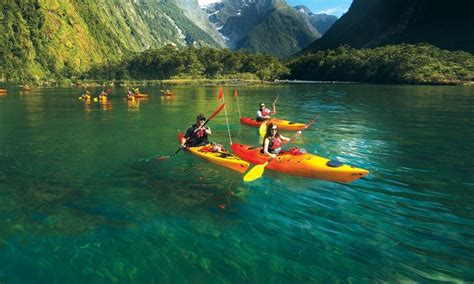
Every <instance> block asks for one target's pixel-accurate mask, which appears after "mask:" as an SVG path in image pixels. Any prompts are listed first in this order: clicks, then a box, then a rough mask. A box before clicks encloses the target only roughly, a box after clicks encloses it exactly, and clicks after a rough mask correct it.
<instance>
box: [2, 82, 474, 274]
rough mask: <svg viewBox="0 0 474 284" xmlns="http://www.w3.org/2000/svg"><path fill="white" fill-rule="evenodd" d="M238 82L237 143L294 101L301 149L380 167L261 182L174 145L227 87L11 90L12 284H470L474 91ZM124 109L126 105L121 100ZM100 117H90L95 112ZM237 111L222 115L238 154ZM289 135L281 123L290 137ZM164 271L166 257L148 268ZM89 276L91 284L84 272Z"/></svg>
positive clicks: (7, 147)
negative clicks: (101, 98) (96, 98)
mask: <svg viewBox="0 0 474 284" xmlns="http://www.w3.org/2000/svg"><path fill="white" fill-rule="evenodd" d="M233 89H234V88H226V87H225V88H224V94H225V101H226V110H227V113H228V120H229V124H230V125H229V128H230V130H231V134H232V140H233V141H235V142H239V143H245V144H253V145H256V144H258V134H257V130H256V128H251V127H247V126H243V125H241V124H240V123H239V114H238V113H239V110H240V111H241V112H242V115H243V116H254V114H255V111H256V106H258V103H259V102H260V101H265V102H269V103H270V102H272V101H273V100H274V99H275V96H276V95H278V94H279V96H280V97H279V101H278V104H277V110H278V117H280V118H282V119H287V120H292V121H299V122H307V121H309V120H311V119H312V118H313V117H314V116H315V115H316V114H318V113H319V114H320V117H319V118H318V121H317V122H315V123H314V124H313V125H312V126H311V127H310V128H308V129H306V130H305V131H304V132H303V135H302V137H300V138H298V140H297V142H296V145H298V146H299V147H301V148H304V149H306V150H307V151H308V152H310V153H315V154H318V155H321V156H323V157H327V158H337V159H339V160H341V161H344V162H346V163H348V164H352V165H355V166H359V167H363V168H367V169H368V170H370V175H369V176H367V177H366V178H364V179H362V180H359V181H356V182H354V183H353V184H350V185H346V184H338V183H331V182H325V181H318V180H310V179H304V178H298V177H292V176H286V175H282V174H280V173H275V172H272V171H265V174H264V176H263V177H262V178H261V179H259V180H258V181H256V182H254V183H250V184H247V183H243V182H242V181H241V179H242V176H241V175H240V174H238V173H235V172H233V171H230V170H226V169H224V168H220V167H218V166H215V165H213V164H210V163H206V162H204V161H202V160H200V159H198V158H196V157H194V156H192V155H189V154H188V153H184V152H181V153H179V154H178V155H177V156H176V157H174V158H171V159H169V160H164V161H158V160H154V159H146V157H155V156H159V155H168V154H170V153H174V152H175V151H176V150H177V147H178V142H177V137H176V133H177V130H178V129H181V130H183V129H186V128H187V127H188V126H189V125H190V124H191V123H192V122H194V120H195V117H196V114H197V113H205V114H207V115H209V114H211V113H212V112H214V111H215V109H216V108H217V107H218V105H219V102H218V101H217V93H218V87H176V89H173V92H174V93H176V94H179V95H176V96H175V97H174V98H173V99H164V98H163V96H161V93H160V92H159V89H158V88H156V89H154V88H149V89H147V90H143V92H144V93H148V94H150V97H149V99H148V100H136V101H135V102H130V101H127V100H123V98H122V97H121V96H119V95H118V94H124V93H126V90H125V89H120V88H117V89H116V90H113V93H112V94H111V95H110V96H109V98H108V100H107V103H97V102H89V103H87V102H84V101H80V100H78V99H77V94H76V93H77V91H75V90H71V89H61V88H50V89H35V90H32V91H30V92H29V93H28V94H26V93H23V92H22V91H21V90H19V88H9V91H8V95H0V267H2V268H1V269H0V282H2V283H25V282H26V283H33V282H34V283H41V282H44V283H51V282H54V281H56V282H57V281H58V280H59V281H60V282H68V283H69V282H72V283H73V282H77V283H83V282H84V280H86V281H90V282H152V281H155V279H156V281H160V282H171V281H173V282H177V281H180V282H184V281H189V282H208V281H209V279H215V282H269V281H270V282H288V283H295V282H296V283H308V282H336V281H344V282H364V281H365V280H366V279H370V280H372V281H374V280H375V281H385V282H408V281H416V282H431V281H446V282H471V281H473V280H474V274H473V272H472V269H471V268H472V267H473V263H474V259H473V257H472V256H471V255H472V254H469V253H467V252H470V251H471V250H472V248H473V247H474V243H473V241H472V240H473V239H474V238H473V234H472V231H473V228H474V223H473V221H472V220H473V219H474V218H473V217H474V216H473V212H472V208H471V207H472V186H473V185H474V180H473V176H472V168H474V167H473V166H474V164H473V163H472V162H471V161H470V159H467V158H466V157H471V156H474V150H473V149H474V147H473V146H474V145H473V142H472V139H466V137H472V136H473V134H474V133H473V132H472V131H473V130H472V129H473V128H472V105H473V98H474V96H473V93H472V90H471V89H470V88H463V87H431V86H375V85H332V84H331V85H325V84H317V85H284V86H277V85H276V86H264V87H261V86H258V87H241V88H239V89H238V99H239V102H238V103H239V104H238V105H237V100H236V98H235V97H233V96H232V95H231V94H232V92H233ZM112 106H113V108H112ZM84 110H86V111H84ZM225 121H226V120H225V117H224V115H218V116H216V117H215V118H214V119H213V120H212V122H210V123H209V126H210V127H212V129H213V135H212V140H213V141H216V142H219V143H222V144H224V145H225V146H226V148H229V147H228V142H227V141H228V134H227V126H226V125H225ZM292 134H293V133H292V132H284V135H286V136H291V135H292ZM150 264H154V265H150ZM76 279H77V280H76Z"/></svg>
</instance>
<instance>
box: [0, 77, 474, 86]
mask: <svg viewBox="0 0 474 284" xmlns="http://www.w3.org/2000/svg"><path fill="white" fill-rule="evenodd" d="M0 83H1V84H8V85H17V86H18V87H22V86H23V84H22V83H21V82H16V81H6V80H0ZM28 83H29V84H28V85H30V86H32V87H80V88H89V87H101V86H104V85H105V86H110V87H128V86H166V85H169V86H180V85H181V86H184V85H187V86H219V85H222V86H257V85H285V84H347V85H352V84H354V85H356V84H375V85H400V86H401V85H410V86H416V85H419V86H430V85H431V86H468V87H470V86H474V81H469V82H468V81H466V82H464V81H460V82H427V83H397V82H389V83H377V82H356V81H312V80H289V79H275V80H274V81H262V80H249V79H164V80H100V79H96V80H69V79H65V80H62V81H58V80H54V79H51V80H48V81H43V82H39V83H38V84H34V83H30V82H28Z"/></svg>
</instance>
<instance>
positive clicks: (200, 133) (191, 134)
mask: <svg viewBox="0 0 474 284" xmlns="http://www.w3.org/2000/svg"><path fill="white" fill-rule="evenodd" d="M205 122H206V117H205V116H204V114H202V113H201V114H199V115H198V116H197V117H196V124H193V126H191V127H189V128H188V130H186V134H185V135H184V137H183V138H182V139H181V147H195V146H203V145H207V144H209V140H208V139H207V138H208V136H209V135H211V129H210V128H209V127H207V126H204V127H203V125H204V123H205Z"/></svg>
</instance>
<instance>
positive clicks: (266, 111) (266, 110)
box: [260, 108, 271, 116]
mask: <svg viewBox="0 0 474 284" xmlns="http://www.w3.org/2000/svg"><path fill="white" fill-rule="evenodd" d="M260 112H261V113H262V116H267V115H269V114H270V112H271V111H270V110H269V109H267V108H265V109H263V110H261V111H260Z"/></svg>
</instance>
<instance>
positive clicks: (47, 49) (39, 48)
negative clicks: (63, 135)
mask: <svg viewBox="0 0 474 284" xmlns="http://www.w3.org/2000/svg"><path fill="white" fill-rule="evenodd" d="M0 5H1V9H2V11H3V12H2V13H1V14H0V42H1V43H2V45H0V64H1V66H2V67H3V68H2V69H3V70H2V71H3V72H5V76H6V78H7V79H9V78H16V79H19V80H21V79H39V78H41V77H50V75H54V74H63V75H65V76H70V75H71V74H72V73H76V72H82V71H84V70H87V69H88V68H90V67H91V66H93V65H95V64H100V63H104V62H108V61H117V60H119V59H121V58H123V57H124V56H125V55H127V54H130V53H131V52H139V51H143V50H146V49H149V48H157V47H162V46H164V45H166V44H173V45H178V46H189V45H193V46H197V47H199V46H212V47H222V46H223V40H222V39H221V37H220V35H219V34H218V33H217V32H215V31H214V33H212V32H210V31H209V30H211V28H212V29H213V27H212V26H210V25H208V27H207V28H209V30H207V31H204V30H203V29H202V28H201V27H200V25H201V24H202V21H199V20H197V19H198V18H199V15H198V13H199V12H200V11H201V9H200V7H199V6H198V3H197V1H196V0H187V1H186V0H124V1H115V0H97V1H93V0H56V1H49V0H30V1H21V0H10V1H3V3H2V4H0ZM184 8H186V10H194V11H198V13H196V15H194V16H190V14H191V13H188V12H184V11H183V9H184ZM201 13H202V12H201ZM187 14H188V15H189V18H188V16H187ZM206 17H207V16H206V15H204V14H203V13H202V15H201V18H203V19H206ZM202 26H203V27H205V24H202Z"/></svg>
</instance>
